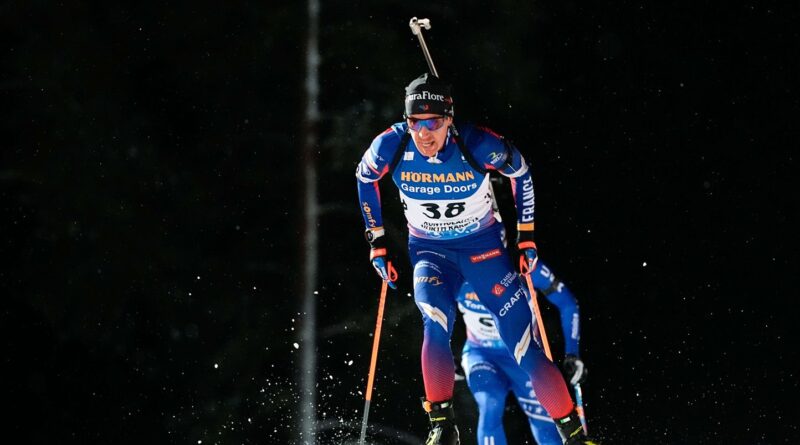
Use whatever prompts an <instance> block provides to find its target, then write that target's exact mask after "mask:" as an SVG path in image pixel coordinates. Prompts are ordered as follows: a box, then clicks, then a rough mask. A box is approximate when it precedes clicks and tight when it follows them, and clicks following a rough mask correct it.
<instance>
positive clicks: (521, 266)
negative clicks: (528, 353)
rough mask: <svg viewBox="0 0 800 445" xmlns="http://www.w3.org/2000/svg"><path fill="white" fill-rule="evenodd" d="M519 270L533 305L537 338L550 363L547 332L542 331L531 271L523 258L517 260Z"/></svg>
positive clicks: (540, 312) (550, 354)
mask: <svg viewBox="0 0 800 445" xmlns="http://www.w3.org/2000/svg"><path fill="white" fill-rule="evenodd" d="M519 270H520V272H522V275H524V276H525V281H526V282H527V283H528V290H529V291H530V293H531V302H532V303H533V312H534V314H535V315H536V320H537V323H536V326H537V327H538V328H539V338H541V339H542V346H544V354H545V355H546V356H547V358H548V359H550V361H551V362H552V361H553V354H552V353H550V342H548V341H547V331H546V330H545V329H544V320H543V319H542V311H540V310H539V301H538V299H537V298H536V289H534V288H533V281H532V280H531V274H532V273H533V270H532V269H530V267H528V260H527V259H526V258H525V257H520V259H519Z"/></svg>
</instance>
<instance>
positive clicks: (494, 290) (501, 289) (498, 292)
mask: <svg viewBox="0 0 800 445" xmlns="http://www.w3.org/2000/svg"><path fill="white" fill-rule="evenodd" d="M505 291H506V288H505V287H504V286H503V285H500V284H495V285H494V287H493V288H492V293H493V294H494V296H495V297H499V296H500V295H503V292H505Z"/></svg>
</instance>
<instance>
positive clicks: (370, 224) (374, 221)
mask: <svg viewBox="0 0 800 445" xmlns="http://www.w3.org/2000/svg"><path fill="white" fill-rule="evenodd" d="M391 130H392V129H391V128H390V129H388V130H386V132H384V133H383V134H381V135H379V136H378V137H376V138H375V139H374V140H373V141H372V144H370V146H369V148H368V149H367V151H365V152H364V156H362V157H361V162H359V163H358V168H357V169H356V179H357V181H356V183H357V187H358V200H359V203H360V207H361V216H363V218H364V225H365V227H366V229H367V230H372V231H378V230H382V229H383V217H382V216H381V192H380V189H379V188H378V181H379V180H380V179H381V178H382V177H383V176H384V175H385V174H386V173H387V172H388V171H389V162H390V161H391V159H392V157H393V156H394V153H389V152H390V148H397V143H394V147H391V146H392V143H391V141H390V140H389V139H393V138H392V137H391V136H392V134H393V133H392V132H391Z"/></svg>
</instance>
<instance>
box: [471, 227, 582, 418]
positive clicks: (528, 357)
mask: <svg viewBox="0 0 800 445" xmlns="http://www.w3.org/2000/svg"><path fill="white" fill-rule="evenodd" d="M487 241H488V240H487ZM494 241H495V244H494V245H483V246H482V247H483V248H484V249H487V250H486V251H485V252H479V253H478V254H477V255H470V256H467V257H466V258H463V259H462V260H461V263H460V264H461V268H462V273H463V274H464V277H465V279H466V280H467V281H468V282H469V283H470V284H472V286H473V287H474V288H475V292H476V293H477V294H478V298H479V299H480V301H481V303H483V305H484V306H485V307H486V308H487V309H489V310H490V311H491V312H492V313H493V315H494V318H495V323H496V324H497V329H498V330H499V331H500V336H501V337H502V338H503V341H504V342H505V344H506V346H507V347H508V349H509V352H511V355H512V356H513V357H514V359H515V360H516V361H517V363H518V364H519V365H520V367H522V369H523V370H525V372H526V373H527V374H528V376H529V377H530V378H531V382H532V384H533V389H534V391H536V394H537V395H538V397H539V401H540V402H541V403H542V406H544V408H545V409H546V410H547V413H548V414H549V415H550V417H553V418H561V417H565V416H567V415H568V414H569V413H570V412H572V410H573V409H574V404H573V402H572V397H571V395H570V393H569V390H568V389H567V385H566V383H565V382H564V378H563V377H562V375H561V372H560V371H559V370H558V367H556V365H554V364H553V363H552V362H550V360H548V359H547V357H546V356H545V355H544V353H543V352H542V351H541V349H540V348H539V346H538V345H537V344H536V342H535V341H534V340H533V316H532V314H531V309H530V306H529V304H528V296H527V293H526V292H525V291H524V290H523V285H522V282H521V280H520V277H519V274H517V273H516V272H515V271H514V269H513V267H512V265H511V261H510V259H509V256H508V252H507V251H506V249H505V247H503V245H502V244H501V242H500V240H499V238H498V239H497V240H494ZM497 249H499V250H500V254H496V253H494V252H495V250H497Z"/></svg>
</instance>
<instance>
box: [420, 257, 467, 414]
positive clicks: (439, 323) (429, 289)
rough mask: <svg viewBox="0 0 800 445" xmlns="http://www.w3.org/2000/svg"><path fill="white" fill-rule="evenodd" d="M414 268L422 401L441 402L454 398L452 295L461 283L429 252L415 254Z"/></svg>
mask: <svg viewBox="0 0 800 445" xmlns="http://www.w3.org/2000/svg"><path fill="white" fill-rule="evenodd" d="M411 256H412V263H413V265H414V300H415V302H416V303H417V307H418V308H419V310H420V312H421V314H422V323H423V334H424V337H423V341H422V378H423V381H424V383H425V397H426V398H427V400H428V401H430V402H442V401H445V400H450V399H451V398H452V397H453V377H454V375H455V367H454V365H453V352H452V350H451V349H450V335H451V334H452V332H453V324H454V322H455V319H456V307H457V306H456V301H455V292H456V290H457V289H458V288H459V287H460V286H461V282H462V281H463V279H462V278H461V275H460V274H459V273H458V271H457V270H456V269H455V267H454V266H453V265H452V264H451V263H449V262H448V261H447V260H446V259H443V258H442V257H440V256H438V255H435V254H433V253H431V252H429V251H422V253H421V254H416V252H415V251H414V250H413V249H412V252H411Z"/></svg>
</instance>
